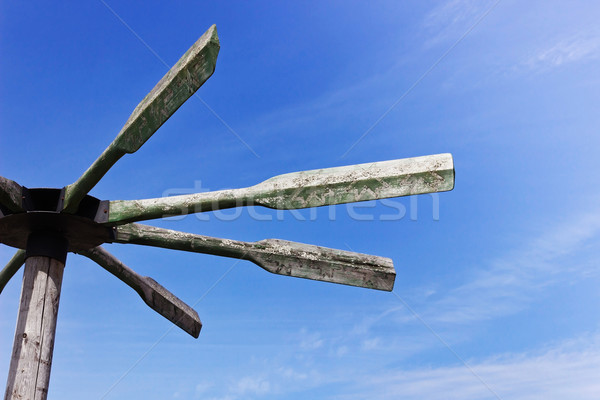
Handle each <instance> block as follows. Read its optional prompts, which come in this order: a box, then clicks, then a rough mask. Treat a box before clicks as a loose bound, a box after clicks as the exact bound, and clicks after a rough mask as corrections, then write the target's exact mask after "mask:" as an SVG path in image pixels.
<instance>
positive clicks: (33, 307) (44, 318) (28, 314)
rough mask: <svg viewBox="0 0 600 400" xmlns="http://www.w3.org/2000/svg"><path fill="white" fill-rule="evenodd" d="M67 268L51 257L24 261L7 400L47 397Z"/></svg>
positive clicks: (42, 398) (39, 399) (35, 399)
mask: <svg viewBox="0 0 600 400" xmlns="http://www.w3.org/2000/svg"><path fill="white" fill-rule="evenodd" d="M64 267H65V265H64V264H63V263H62V262H60V261H57V260H55V259H52V258H49V257H38V256H35V257H29V258H28V259H27V261H26V262H25V273H24V274H23V289H22V291H21V302H20V306H19V315H18V318H17V328H16V330H15V340H14V346H13V352H12V357H11V360H10V368H9V375H8V382H7V385H6V392H5V397H4V398H5V400H21V399H31V400H45V399H46V398H47V396H48V383H49V381H50V369H51V367H52V353H53V351H54V334H55V332H56V318H57V315H58V304H59V300H60V289H61V285H62V276H63V270H64Z"/></svg>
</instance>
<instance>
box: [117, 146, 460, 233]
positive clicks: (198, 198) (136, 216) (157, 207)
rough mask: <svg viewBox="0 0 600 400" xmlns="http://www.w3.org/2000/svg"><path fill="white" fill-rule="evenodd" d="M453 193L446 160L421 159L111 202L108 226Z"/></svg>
mask: <svg viewBox="0 0 600 400" xmlns="http://www.w3.org/2000/svg"><path fill="white" fill-rule="evenodd" d="M453 188H454V163H453V160H452V155H450V154H437V155H431V156H424V157H415V158H404V159H400V160H392V161H382V162H374V163H368V164H358V165H350V166H345V167H336V168H326V169H318V170H312V171H303V172H294V173H290V174H284V175H279V176H275V177H273V178H270V179H267V180H266V181H264V182H262V183H259V184H258V185H255V186H251V187H248V188H243V189H232V190H221V191H216V192H204V193H196V194H190V195H182V196H172V197H163V198H157V199H145V200H117V201H111V202H110V207H109V216H108V223H109V224H111V225H118V224H124V223H128V222H135V221H143V220H149V219H156V218H162V217H166V216H172V215H182V214H191V213H197V212H205V211H213V210H219V209H226V208H233V207H240V206H249V205H259V206H264V207H269V208H276V209H284V210H289V209H298V208H309V207H319V206H325V205H334V204H343V203H353V202H358V201H367V200H377V199H385V198H390V197H400V196H409V195H416V194H424V193H433V192H443V191H448V190H452V189H453Z"/></svg>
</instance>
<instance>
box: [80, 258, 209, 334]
mask: <svg viewBox="0 0 600 400" xmlns="http://www.w3.org/2000/svg"><path fill="white" fill-rule="evenodd" d="M80 254H82V255H84V256H86V257H88V258H89V259H91V260H93V261H95V262H96V263H97V264H98V265H100V266H101V267H102V268H104V269H105V270H107V271H108V272H110V273H111V274H113V275H114V276H116V277H117V278H119V279H120V280H121V281H123V282H125V283H126V284H127V285H128V286H130V287H131V288H132V289H133V290H135V291H136V292H137V293H138V294H139V295H140V297H141V298H142V300H144V302H145V303H146V304H147V305H148V306H149V307H150V308H152V309H153V310H154V311H156V312H157V313H159V314H160V315H162V316H163V317H165V318H166V319H168V320H169V321H171V322H172V323H174V324H175V325H177V326H178V327H180V328H181V329H183V330H184V331H185V332H187V333H189V334H190V335H192V336H193V337H195V338H197V337H198V335H200V329H202V323H201V322H200V317H199V316H198V313H197V312H196V311H195V310H194V309H193V308H191V307H190V306H188V305H187V304H185V303H184V302H183V301H181V300H180V299H179V298H177V296H175V295H174V294H173V293H171V292H169V291H168V290H167V289H165V288H164V287H163V286H161V285H160V284H159V283H158V282H156V281H155V280H154V279H152V278H150V277H147V276H141V275H140V274H138V273H137V272H135V271H134V270H132V269H131V268H129V267H128V266H126V265H125V264H123V263H122V262H121V261H119V260H118V259H117V258H116V257H115V256H113V255H112V254H110V253H109V252H108V251H106V250H104V249H103V248H102V247H95V248H93V249H90V250H87V251H82V252H80Z"/></svg>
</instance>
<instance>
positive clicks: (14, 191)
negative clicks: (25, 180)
mask: <svg viewBox="0 0 600 400" xmlns="http://www.w3.org/2000/svg"><path fill="white" fill-rule="evenodd" d="M22 196H23V187H22V186H21V185H19V184H18V183H17V182H15V181H11V180H10V179H6V178H5V177H3V176H0V204H2V205H3V206H4V207H6V208H8V209H9V210H10V211H13V212H21V211H23V197H22Z"/></svg>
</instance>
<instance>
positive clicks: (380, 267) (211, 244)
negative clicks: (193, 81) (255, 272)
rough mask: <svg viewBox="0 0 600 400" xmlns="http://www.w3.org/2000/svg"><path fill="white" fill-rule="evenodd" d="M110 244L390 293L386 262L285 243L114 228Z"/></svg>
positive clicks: (390, 275) (389, 263)
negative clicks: (213, 258)
mask: <svg viewBox="0 0 600 400" xmlns="http://www.w3.org/2000/svg"><path fill="white" fill-rule="evenodd" d="M115 241H116V242H117V243H133V244H141V245H146V246H154V247H162V248H167V249H173V250H183V251H191V252H195V253H204V254H213V255H218V256H224V257H231V258H240V259H244V260H249V261H252V262H253V263H255V264H257V265H258V266H260V267H262V268H263V269H265V270H267V271H269V272H272V273H274V274H279V275H287V276H294V277H298V278H306V279H312V280H317V281H325V282H333V283H341V284H343V285H350V286H359V287H365V288H369V289H378V290H386V291H391V290H392V289H393V288H394V280H395V278H396V271H395V270H394V265H393V263H392V260H391V259H389V258H385V257H377V256H371V255H367V254H360V253H353V252H349V251H343V250H335V249H329V248H326V247H320V246H312V245H308V244H302V243H295V242H288V241H286V240H278V239H266V240H261V241H258V242H250V243H249V242H241V241H237V240H230V239H219V238H213V237H209V236H202V235H195V234H191V233H184V232H178V231H173V230H169V229H162V228H156V227H153V226H146V225H140V224H127V225H122V226H119V227H117V228H116V239H115Z"/></svg>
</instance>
